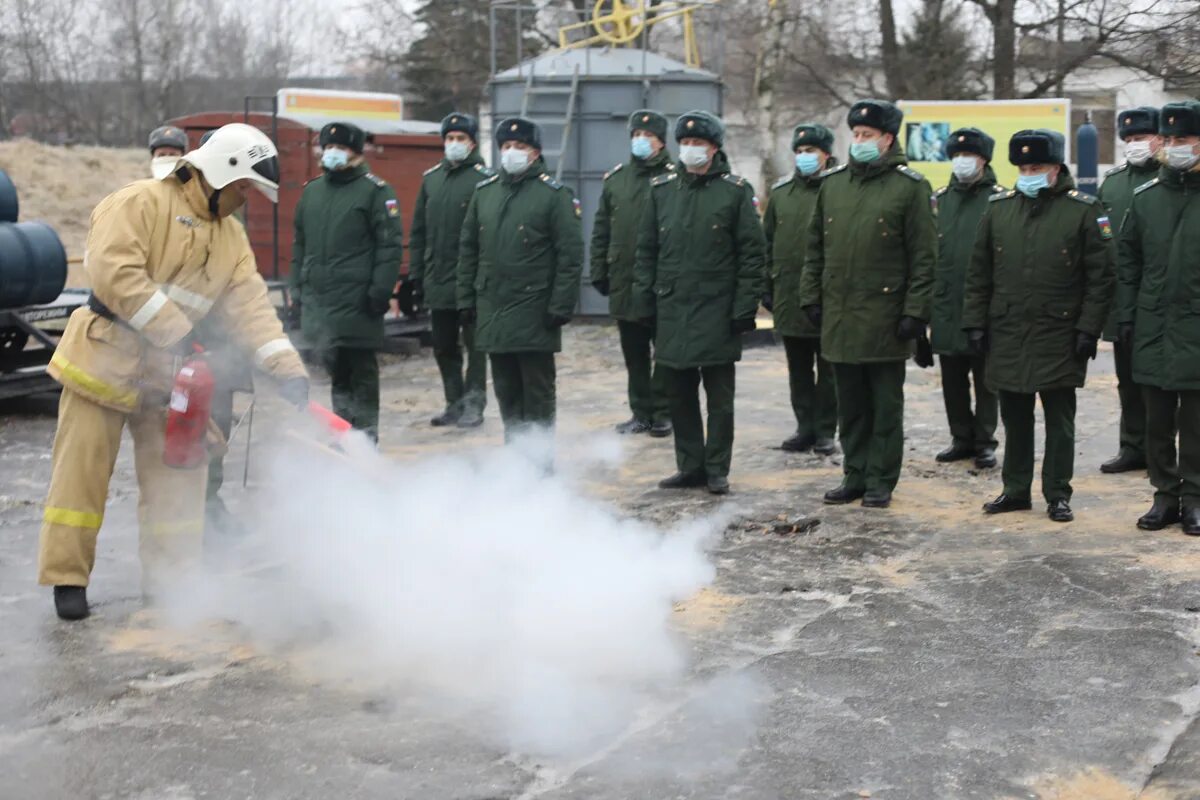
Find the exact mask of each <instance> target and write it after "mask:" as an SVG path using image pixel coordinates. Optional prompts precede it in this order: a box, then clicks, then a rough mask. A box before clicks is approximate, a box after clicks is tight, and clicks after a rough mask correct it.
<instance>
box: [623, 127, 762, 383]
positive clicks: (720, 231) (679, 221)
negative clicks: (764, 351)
mask: <svg viewBox="0 0 1200 800" xmlns="http://www.w3.org/2000/svg"><path fill="white" fill-rule="evenodd" d="M650 185H651V189H650V197H649V199H648V200H647V201H646V211H645V213H644V214H643V215H642V228H641V233H640V234H639V235H638V245H637V263H636V266H635V268H634V288H633V292H634V314H635V315H636V317H637V318H639V319H649V318H652V317H653V318H655V319H656V324H657V333H656V338H655V345H654V347H655V350H654V357H655V360H656V361H658V362H659V363H661V364H664V365H665V366H667V367H671V368H674V369H685V368H688V367H703V366H715V365H718V364H730V363H732V362H734V361H737V360H739V359H740V358H741V357H742V337H741V335H740V334H735V333H734V332H733V330H732V323H733V320H735V319H753V318H754V316H755V314H756V313H757V312H758V301H759V298H760V297H761V295H762V276H763V264H764V259H765V258H766V239H765V237H764V236H763V230H762V222H761V221H760V220H759V218H758V210H757V202H758V201H757V200H756V199H755V197H754V189H753V187H751V186H750V184H749V183H748V182H747V181H746V180H745V179H744V178H740V177H738V176H736V175H732V174H730V172H729V160H728V159H727V158H726V157H725V153H724V152H723V151H720V150H718V151H717V154H716V156H714V157H713V162H712V164H711V165H710V166H709V170H708V172H706V173H705V174H703V175H692V174H690V173H688V172H687V170H686V169H685V168H684V167H683V165H682V164H680V165H679V169H678V170H677V171H676V172H674V173H668V174H666V175H661V176H659V177H657V178H655V179H654V180H653V181H651V183H650Z"/></svg>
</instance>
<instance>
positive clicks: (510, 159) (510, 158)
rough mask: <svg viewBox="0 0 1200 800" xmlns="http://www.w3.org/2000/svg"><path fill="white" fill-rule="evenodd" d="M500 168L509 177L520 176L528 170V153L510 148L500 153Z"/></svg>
mask: <svg viewBox="0 0 1200 800" xmlns="http://www.w3.org/2000/svg"><path fill="white" fill-rule="evenodd" d="M500 166H501V167H503V168H504V171H505V172H507V173H508V174H509V175H520V174H521V173H522V172H524V171H525V170H527V169H529V151H527V150H521V149H519V148H516V147H510V148H509V149H508V150H503V151H501V152H500Z"/></svg>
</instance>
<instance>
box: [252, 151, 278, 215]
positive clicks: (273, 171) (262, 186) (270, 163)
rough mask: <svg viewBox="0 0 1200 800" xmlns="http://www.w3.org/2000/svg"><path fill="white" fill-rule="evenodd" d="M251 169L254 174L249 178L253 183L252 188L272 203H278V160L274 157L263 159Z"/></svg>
mask: <svg viewBox="0 0 1200 800" xmlns="http://www.w3.org/2000/svg"><path fill="white" fill-rule="evenodd" d="M251 169H252V170H253V171H254V174H253V175H251V176H250V180H252V181H254V188H255V189H258V190H259V191H260V192H262V193H263V194H264V195H265V196H266V198H267V199H268V200H270V201H271V202H272V203H277V202H279V159H278V158H277V157H276V156H271V157H270V158H264V159H263V160H262V161H259V162H258V163H257V164H255V165H254V166H253V167H251Z"/></svg>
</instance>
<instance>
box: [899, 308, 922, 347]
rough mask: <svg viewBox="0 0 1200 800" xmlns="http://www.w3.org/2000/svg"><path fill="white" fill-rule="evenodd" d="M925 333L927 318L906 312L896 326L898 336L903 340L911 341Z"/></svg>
mask: <svg viewBox="0 0 1200 800" xmlns="http://www.w3.org/2000/svg"><path fill="white" fill-rule="evenodd" d="M924 333H925V320H923V319H917V318H916V317H910V316H908V315H907V314H905V315H904V316H903V317H901V318H900V324H899V325H897V326H896V338H897V339H899V340H900V341H902V342H911V341H912V340H913V339H916V338H917V337H918V336H922V335H924Z"/></svg>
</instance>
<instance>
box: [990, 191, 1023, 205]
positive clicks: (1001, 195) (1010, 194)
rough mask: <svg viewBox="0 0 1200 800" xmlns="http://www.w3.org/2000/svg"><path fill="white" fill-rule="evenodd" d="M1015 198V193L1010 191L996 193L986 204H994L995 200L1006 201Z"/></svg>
mask: <svg viewBox="0 0 1200 800" xmlns="http://www.w3.org/2000/svg"><path fill="white" fill-rule="evenodd" d="M1016 196H1017V193H1016V192H1014V191H1012V190H1011V189H1010V190H1009V191H1007V192H997V193H996V194H994V195H992V196H991V197H989V198H988V202H989V203H994V202H996V201H997V200H1008V199H1010V198H1013V197H1016Z"/></svg>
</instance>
